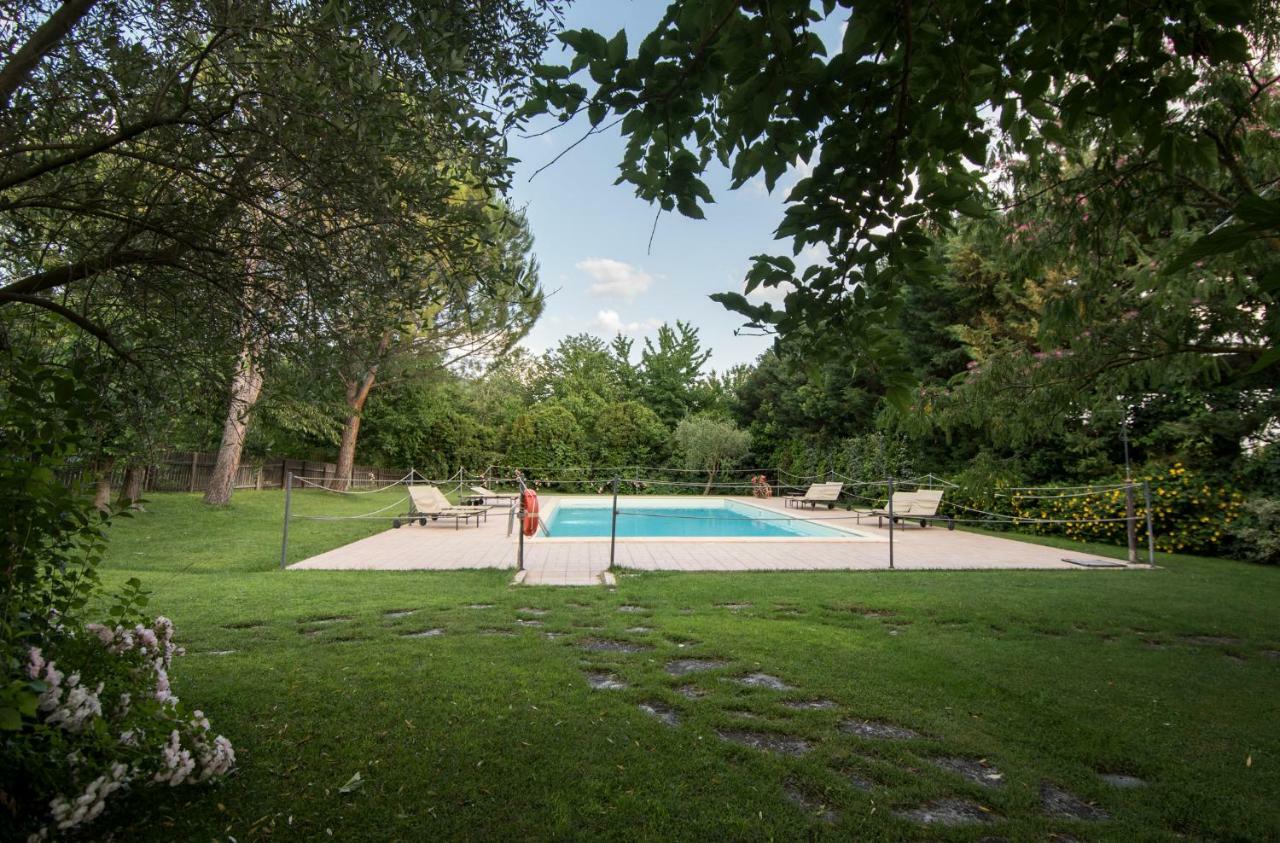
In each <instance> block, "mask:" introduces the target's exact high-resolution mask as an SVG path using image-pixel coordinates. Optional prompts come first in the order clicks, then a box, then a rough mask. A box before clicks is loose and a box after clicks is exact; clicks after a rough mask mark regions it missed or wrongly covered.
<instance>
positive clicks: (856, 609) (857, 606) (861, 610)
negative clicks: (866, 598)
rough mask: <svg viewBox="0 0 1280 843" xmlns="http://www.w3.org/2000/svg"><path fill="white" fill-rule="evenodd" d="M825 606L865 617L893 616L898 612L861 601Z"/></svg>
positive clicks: (830, 609) (828, 608)
mask: <svg viewBox="0 0 1280 843" xmlns="http://www.w3.org/2000/svg"><path fill="white" fill-rule="evenodd" d="M825 608H826V609H827V611H829V612H847V613H849V614H851V615H861V616H862V617H864V618H891V617H894V616H895V615H897V614H898V613H897V612H895V611H893V610H892V609H877V608H875V607H874V606H864V605H862V604H861V603H832V604H830V605H828V606H826V607H825Z"/></svg>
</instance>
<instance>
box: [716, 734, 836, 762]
mask: <svg viewBox="0 0 1280 843" xmlns="http://www.w3.org/2000/svg"><path fill="white" fill-rule="evenodd" d="M716 734H717V735H719V736H720V739H721V740H725V741H729V742H730V743H736V744H738V745H740V746H749V747H751V748H752V749H758V750H760V751H761V752H773V753H777V754H778V755H790V756H793V757H798V756H801V755H804V754H805V753H807V752H808V751H809V750H810V749H812V748H813V745H812V744H810V743H809V742H808V741H807V740H805V739H804V738H797V737H795V736H794V735H778V734H774V733H772V732H744V731H740V730H737V729H717V730H716Z"/></svg>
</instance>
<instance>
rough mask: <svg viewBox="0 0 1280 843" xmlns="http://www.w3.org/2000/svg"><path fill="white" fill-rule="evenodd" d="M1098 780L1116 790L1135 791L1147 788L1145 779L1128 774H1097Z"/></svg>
mask: <svg viewBox="0 0 1280 843" xmlns="http://www.w3.org/2000/svg"><path fill="white" fill-rule="evenodd" d="M1098 778H1100V779H1102V780H1103V781H1104V782H1106V783H1107V784H1109V785H1111V786H1112V787H1114V788H1116V789H1118V790H1137V789H1138V788H1143V787H1146V786H1147V782H1146V780H1145V779H1140V778H1138V777H1137V776H1131V775H1129V774H1128V773H1099V774H1098Z"/></svg>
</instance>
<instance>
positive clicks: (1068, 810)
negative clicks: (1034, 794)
mask: <svg viewBox="0 0 1280 843" xmlns="http://www.w3.org/2000/svg"><path fill="white" fill-rule="evenodd" d="M1040 807H1041V808H1043V809H1044V812H1045V813H1046V814H1048V815H1049V816H1051V817H1058V818H1060V819H1064V820H1085V821H1086V822H1102V821H1103V820H1109V819H1111V815H1110V814H1108V813H1107V812H1106V811H1105V810H1103V809H1102V808H1099V807H1098V806H1096V805H1091V804H1089V803H1088V802H1085V801H1084V800H1083V799H1081V798H1080V797H1079V796H1076V795H1075V794H1074V793H1070V792H1068V791H1066V790H1063V789H1062V788H1060V787H1057V786H1055V785H1051V784H1049V783H1048V782H1042V783H1041V784H1040Z"/></svg>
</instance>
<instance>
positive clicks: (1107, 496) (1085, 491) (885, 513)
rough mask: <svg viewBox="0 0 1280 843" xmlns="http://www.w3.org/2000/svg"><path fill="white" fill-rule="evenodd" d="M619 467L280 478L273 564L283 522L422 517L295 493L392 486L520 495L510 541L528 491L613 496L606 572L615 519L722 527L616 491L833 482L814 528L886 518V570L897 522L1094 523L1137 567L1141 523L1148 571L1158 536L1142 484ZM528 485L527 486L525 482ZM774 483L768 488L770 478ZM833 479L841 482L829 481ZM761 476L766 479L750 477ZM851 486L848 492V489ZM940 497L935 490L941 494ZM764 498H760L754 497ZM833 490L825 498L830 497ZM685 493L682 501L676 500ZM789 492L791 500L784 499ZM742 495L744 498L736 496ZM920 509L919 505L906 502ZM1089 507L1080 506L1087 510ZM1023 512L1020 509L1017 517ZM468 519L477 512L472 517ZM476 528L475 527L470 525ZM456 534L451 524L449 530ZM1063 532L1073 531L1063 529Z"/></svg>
mask: <svg viewBox="0 0 1280 843" xmlns="http://www.w3.org/2000/svg"><path fill="white" fill-rule="evenodd" d="M618 468H625V469H632V471H628V472H625V473H624V472H621V471H619V472H616V473H612V474H609V475H607V476H606V475H605V473H604V472H605V470H604V469H599V468H592V467H585V466H580V467H560V468H558V469H556V470H555V471H552V472H548V474H555V475H557V476H554V477H545V476H540V475H539V474H538V473H537V472H527V471H526V470H523V469H519V468H515V467H509V466H499V465H490V466H487V467H485V469H484V470H483V471H480V472H476V471H469V470H467V469H466V468H465V467H460V468H459V469H458V470H457V471H456V472H454V473H453V474H451V475H449V476H448V477H445V478H438V479H433V478H428V477H426V476H424V475H422V474H420V473H419V472H418V471H417V470H416V469H410V470H409V472H408V473H407V474H405V475H404V476H403V477H401V478H399V479H397V480H395V481H393V482H388V483H385V484H383V485H379V486H376V487H374V488H361V489H334V488H331V485H330V484H331V480H328V481H326V482H317V481H315V480H312V479H310V478H307V477H301V476H294V475H292V474H289V475H288V476H287V479H286V482H285V483H284V486H285V514H284V525H283V535H282V541H281V552H280V565H281V567H282V568H283V567H285V566H286V564H287V556H288V543H289V523H290V521H315V522H336V521H384V520H385V521H391V522H393V524H394V525H395V526H399V523H398V522H399V521H406V522H407V521H411V520H413V519H415V518H419V517H421V516H422V515H423V514H424V513H421V512H418V511H417V508H416V506H415V505H414V497H413V493H412V492H410V493H408V494H406V495H404V496H401V497H398V498H397V499H396V500H394V501H391V502H389V503H387V504H385V505H383V506H380V507H378V508H376V509H373V510H370V511H367V512H359V513H355V514H335V513H319V514H316V513H306V514H304V513H296V514H295V513H294V512H293V511H292V507H293V497H294V496H293V492H294V490H295V487H296V488H297V490H298V491H304V490H305V491H310V490H315V491H320V492H324V493H327V494H331V495H338V496H365V495H376V494H384V493H387V492H388V491H389V490H392V489H395V488H398V487H407V488H411V487H413V486H434V487H437V488H438V489H439V490H440V491H441V492H442V493H443V494H444V495H445V496H446V497H450V496H457V497H459V498H461V499H462V500H463V501H464V502H465V501H466V500H467V499H468V498H475V499H477V500H480V501H481V504H480V505H476V506H458V505H451V509H452V510H458V511H461V510H464V509H469V510H472V511H478V510H484V511H485V512H486V513H487V511H488V510H490V509H493V508H497V507H499V506H507V504H504V503H499V504H495V505H492V506H491V505H488V504H485V503H484V498H485V497H487V496H484V495H481V494H480V493H479V492H476V493H475V494H474V495H472V494H470V492H471V491H474V489H481V490H487V491H489V492H493V491H494V490H496V489H504V488H514V489H515V490H516V492H517V495H516V496H515V498H514V500H512V501H511V502H510V504H509V509H510V513H509V517H508V527H507V532H508V535H510V533H511V530H512V529H513V527H514V526H515V524H516V521H517V519H518V520H519V523H520V526H521V527H523V526H524V524H525V519H526V518H528V517H530V516H534V517H536V515H535V513H531V512H528V511H526V508H525V493H526V492H528V491H531V490H538V489H541V488H545V487H554V486H559V487H567V488H566V491H569V490H577V489H581V490H586V491H588V492H592V493H594V494H610V493H611V494H612V498H613V505H612V514H611V525H610V531H611V532H610V552H609V559H610V568H611V569H612V567H613V563H614V553H615V547H616V540H617V520H618V517H619V516H625V517H638V518H647V519H654V518H665V519H678V520H682V521H715V520H722V519H720V518H718V517H717V516H709V515H700V514H688V515H686V514H680V513H672V512H669V511H667V512H655V511H646V509H645V508H637V507H629V508H628V507H622V508H620V507H619V506H618V495H619V493H621V492H634V493H645V492H653V493H656V494H659V495H662V494H668V495H671V496H683V495H692V494H697V493H704V494H705V493H710V492H714V493H717V494H720V495H727V496H733V495H734V494H735V493H745V492H750V493H751V494H752V496H754V497H758V498H768V497H772V496H775V495H776V496H778V497H783V496H787V497H788V498H789V499H796V498H801V497H802V496H801V495H799V494H795V493H799V492H803V491H805V490H807V489H809V488H810V487H811V486H814V485H817V484H819V483H829V484H834V483H836V482H839V483H840V484H841V488H840V489H839V490H838V491H837V492H836V493H835V495H834V498H831V499H824V498H816V499H808V500H807V501H806V502H810V503H814V504H815V505H816V504H817V503H824V504H828V509H829V510H830V509H833V508H835V507H840V509H841V510H843V511H847V512H848V513H849V514H847V515H846V514H836V513H831V512H827V513H823V516H822V518H821V519H819V522H822V521H857V522H858V523H861V520H862V519H864V518H868V517H873V516H874V517H877V518H878V519H879V520H880V522H881V524H883V521H884V520H885V519H886V518H887V520H888V524H889V529H888V533H889V559H890V562H889V565H890V567H891V568H892V567H893V542H894V534H895V529H896V525H897V524H898V523H899V522H907V521H915V520H920V521H921V524H922V525H923V524H925V523H926V522H927V521H945V522H946V523H947V525H948V528H951V527H954V525H956V524H962V525H973V526H979V527H985V528H992V529H1010V528H1018V527H1037V528H1038V527H1070V526H1078V525H1088V524H1098V525H1114V524H1126V525H1127V526H1128V531H1127V532H1128V545H1129V558H1130V562H1136V561H1137V532H1138V524H1139V522H1145V528H1146V529H1145V533H1146V539H1147V545H1148V548H1147V556H1148V562H1149V563H1150V564H1153V565H1154V562H1155V538H1154V529H1153V526H1152V508H1151V495H1150V489H1149V488H1148V485H1147V483H1146V482H1145V481H1142V482H1125V483H1106V484H1099V485H1092V486H1080V485H1075V486H1071V485H1064V486H1019V487H1000V488H997V489H988V490H979V491H978V497H977V498H974V497H972V495H973V494H974V493H973V492H972V491H969V492H965V491H964V490H962V487H960V486H958V485H957V484H955V483H953V482H951V481H948V480H946V479H945V478H942V477H939V476H937V475H934V474H932V473H930V474H925V475H923V476H914V477H910V478H894V477H888V478H885V479H883V480H866V479H857V478H854V477H850V476H848V475H845V474H841V473H838V472H834V471H829V472H826V473H825V474H822V475H807V476H806V475H798V474H795V473H792V472H789V471H786V470H784V469H776V470H773V469H758V468H753V469H735V470H732V471H726V472H724V474H725V475H727V478H728V479H724V480H712V481H711V482H707V481H704V480H701V479H693V478H689V479H668V478H660V477H659V478H655V477H645V476H639V475H641V474H643V473H645V472H655V473H656V472H663V473H669V474H679V475H685V476H687V475H693V474H701V475H703V476H705V475H706V474H707V472H706V471H701V470H698V469H668V468H658V467H654V466H620V467H618ZM577 471H580V472H582V474H581V475H580V476H566V475H572V474H573V473H574V472H577ZM531 474H532V475H533V479H530V475H531ZM741 474H749V475H750V476H751V478H752V481H751V482H743V481H741V480H738V479H735V477H734V475H741ZM770 476H772V477H773V478H774V479H773V481H772V482H769V481H768V478H769V477H770ZM832 477H835V478H838V480H831V479H830V478H832ZM757 478H763V479H757ZM845 487H850V488H845ZM913 490H914V491H922V490H928V491H930V492H934V493H938V494H940V495H943V496H944V497H941V498H938V499H936V500H935V499H933V498H926V499H925V500H926V501H933V502H934V504H935V505H934V506H933V508H932V509H931V510H930V511H928V512H925V511H924V510H917V511H916V513H915V514H914V517H913V513H912V512H911V507H910V506H908V507H906V508H903V502H902V501H895V498H897V497H899V496H901V495H910V494H913ZM939 490H940V491H939ZM762 491H763V492H764V494H761V492H762ZM828 491H830V490H828ZM948 492H950V493H952V494H962V495H963V494H968V495H970V497H969V498H967V499H968V500H970V501H971V502H972V501H973V500H978V501H981V500H992V501H1008V502H1009V503H1010V504H1011V505H1013V506H1015V507H1017V506H1023V507H1026V506H1036V507H1040V506H1049V508H1052V507H1051V506H1050V504H1052V502H1054V501H1063V500H1078V499H1082V498H1101V499H1103V500H1105V501H1107V502H1108V503H1110V504H1111V505H1114V504H1116V503H1118V501H1119V500H1120V498H1121V496H1123V498H1124V501H1125V504H1126V512H1125V514H1124V515H1122V516H1111V515H1104V514H1099V515H1097V516H1092V517H1050V516H1048V515H1046V514H1045V512H1043V511H1042V512H1041V513H1040V517H1035V516H1034V515H1032V514H1023V513H1020V512H1001V511H998V510H999V509H1003V508H1004V507H1003V506H995V507H992V508H991V509H986V508H982V507H981V506H972V505H969V503H960V502H958V501H956V500H954V499H952V498H948V497H945V495H946V494H947V493H948ZM1138 492H1141V494H1142V500H1141V503H1139V502H1138V501H1137V500H1135V498H1136V495H1137V493H1138ZM682 493H683V495H682ZM786 493H793V494H790V495H789V496H788V495H787V494H786ZM742 496H744V497H745V496H746V495H745V494H743V495H742ZM913 500H914V501H915V502H916V503H917V504H918V503H919V499H918V498H916V499H913ZM1087 510H1088V507H1086V511H1087ZM1024 512H1025V510H1024ZM473 514H474V512H473ZM425 515H427V516H428V517H434V516H433V515H432V513H431V512H430V511H428V512H426V513H425ZM748 517H749V519H750V520H751V521H753V522H787V521H794V520H795V516H791V515H786V514H778V515H776V516H774V515H759V516H756V515H751V516H748ZM477 524H479V520H478V517H477ZM455 526H456V525H455ZM533 529H535V530H537V529H540V530H542V531H543V532H544V533H545V532H547V527H546V525H545V524H543V523H542V522H541V520H540V519H538V521H537V522H536V524H535V527H534V528H533ZM1068 532H1070V531H1068ZM1106 535H1114V532H1113V531H1112V532H1108V533H1106ZM524 539H525V531H524V529H520V530H519V545H518V556H517V568H518V569H523V567H524Z"/></svg>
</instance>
